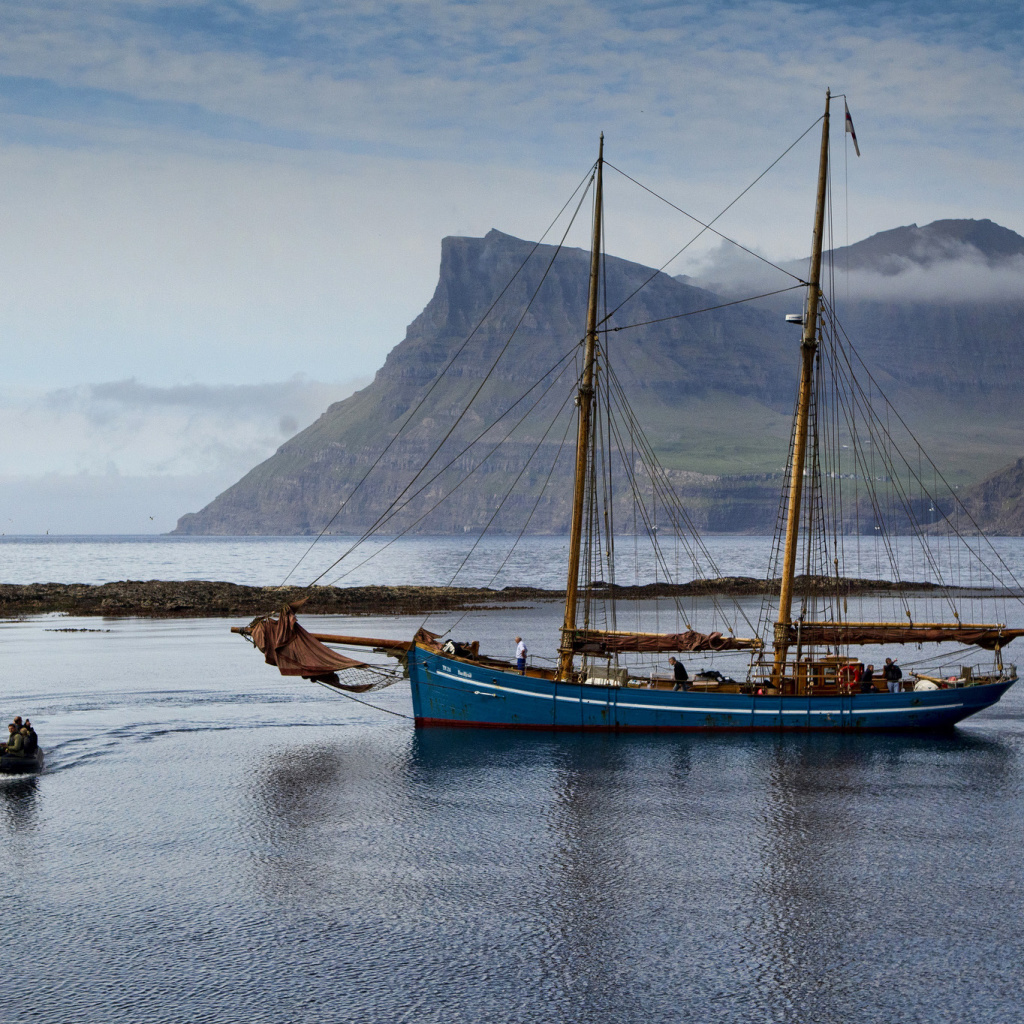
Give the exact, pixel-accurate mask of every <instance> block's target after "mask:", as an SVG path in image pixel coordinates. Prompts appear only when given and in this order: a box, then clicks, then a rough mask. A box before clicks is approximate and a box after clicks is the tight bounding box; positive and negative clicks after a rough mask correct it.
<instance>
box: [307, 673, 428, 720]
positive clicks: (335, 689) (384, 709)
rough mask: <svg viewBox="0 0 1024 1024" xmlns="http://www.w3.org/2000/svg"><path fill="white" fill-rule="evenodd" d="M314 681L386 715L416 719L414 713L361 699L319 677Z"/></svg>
mask: <svg viewBox="0 0 1024 1024" xmlns="http://www.w3.org/2000/svg"><path fill="white" fill-rule="evenodd" d="M313 682H314V683H316V684H317V686H322V687H323V688H324V689H325V690H330V691H331V693H333V694H334V695H335V696H336V697H348V699H349V700H354V701H355V702H356V703H357V704H362V705H363V707H367V708H372V709H373V710H374V711H383V712H384V714H385V715H394V716H395V718H408V719H409V721H415V719H414V718H413V716H412V715H405V714H403V713H402V712H401V711H392V710H391V709H390V708H382V707H380V706H379V705H377V704H371V703H370V702H369V701H368V700H360V699H359V698H358V697H355V696H353V695H352V694H351V693H348V692H347V691H346V690H339V689H338V688H337V687H334V686H330V685H329V684H328V683H322V682H320V680H318V679H314V680H313Z"/></svg>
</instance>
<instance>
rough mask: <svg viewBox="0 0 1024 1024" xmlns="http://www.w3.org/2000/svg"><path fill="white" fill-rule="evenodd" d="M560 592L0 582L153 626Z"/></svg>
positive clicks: (21, 600)
mask: <svg viewBox="0 0 1024 1024" xmlns="http://www.w3.org/2000/svg"><path fill="white" fill-rule="evenodd" d="M798 580H799V581H800V586H801V587H802V590H803V591H810V592H813V593H820V594H834V593H835V591H836V581H835V580H834V579H833V578H831V577H825V576H821V577H811V578H810V579H809V582H808V578H806V577H798ZM934 589H935V587H934V585H933V584H929V583H890V582H886V581H885V580H865V579H846V580H843V581H842V591H841V592H842V593H847V594H864V593H875V592H881V591H892V590H899V591H907V592H911V591H926V590H934ZM778 590H779V583H778V580H759V579H754V578H753V577H750V576H728V577H723V578H722V579H712V580H694V581H693V582H691V583H651V584H647V585H646V586H638V587H624V586H612V587H610V586H608V584H600V583H599V584H595V585H594V593H595V594H597V595H600V596H602V597H605V596H608V595H609V594H611V593H614V596H615V597H616V598H617V599H618V600H622V601H650V600H654V599H656V598H664V597H685V596H688V595H694V594H718V595H727V596H732V597H746V596H752V595H760V594H776V593H778ZM564 597H565V591H563V590H544V589H542V588H540V587H519V586H512V587H503V588H502V589H501V590H491V589H489V588H487V587H412V586H399V587H383V586H371V587H248V586H243V585H241V584H238V583H217V582H211V581H207V580H183V581H177V582H175V581H170V582H168V581H164V580H121V581H119V582H117V583H104V584H99V585H94V584H89V583H29V584H15V583H0V618H8V619H10V618H14V617H17V616H21V615H40V614H44V613H47V612H61V613H64V614H66V615H101V616H104V617H109V618H123V617H141V618H156V619H171V618H177V619H197V618H217V617H225V618H252V617H254V616H256V615H263V614H266V613H267V612H272V611H274V610H276V609H278V608H280V607H281V606H282V605H283V604H285V603H297V602H301V603H302V614H303V615H420V614H425V613H427V612H440V611H465V610H467V609H474V608H510V607H513V606H521V605H524V604H531V603H533V602H536V601H560V600H562V599H563V598H564Z"/></svg>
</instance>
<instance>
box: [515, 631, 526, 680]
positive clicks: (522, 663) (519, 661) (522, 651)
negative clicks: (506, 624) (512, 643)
mask: <svg viewBox="0 0 1024 1024" xmlns="http://www.w3.org/2000/svg"><path fill="white" fill-rule="evenodd" d="M526 653H527V652H526V644H524V643H523V638H522V637H521V636H517V637H516V668H517V669H518V670H519V674H520V675H522V676H525V675H526Z"/></svg>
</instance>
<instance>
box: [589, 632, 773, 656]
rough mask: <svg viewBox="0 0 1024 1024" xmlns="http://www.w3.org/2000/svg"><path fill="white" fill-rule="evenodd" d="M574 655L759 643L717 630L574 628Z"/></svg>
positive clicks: (743, 647)
mask: <svg viewBox="0 0 1024 1024" xmlns="http://www.w3.org/2000/svg"><path fill="white" fill-rule="evenodd" d="M571 642H572V650H573V653H575V654H623V653H625V652H627V651H645V652H651V653H653V652H672V651H750V650H756V649H757V648H759V647H760V646H761V641H760V640H758V639H745V638H744V637H737V636H723V635H722V634H721V633H698V632H696V631H695V630H692V629H690V630H687V631H686V632H685V633H626V632H620V631H608V630H591V629H577V630H574V631H573V632H572V640H571Z"/></svg>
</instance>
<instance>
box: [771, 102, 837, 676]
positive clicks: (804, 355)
mask: <svg viewBox="0 0 1024 1024" xmlns="http://www.w3.org/2000/svg"><path fill="white" fill-rule="evenodd" d="M830 99H831V90H829V89H826V90H825V117H824V119H823V121H822V126H821V157H820V160H819V163H818V201H817V206H816V207H815V211H814V238H813V244H812V246H811V272H810V274H809V276H808V288H807V307H806V309H805V310H804V330H803V337H802V339H801V342H800V393H799V397H798V399H797V412H796V424H795V427H794V439H793V464H792V467H791V470H790V479H789V508H788V511H787V514H786V547H785V553H784V555H783V560H782V587H781V590H780V592H779V617H778V619H777V620H776V622H775V665H774V668H773V670H772V681H773V683H774V685H775V686H780V684H781V682H782V677H783V675H784V674H785V668H786V655H787V654H788V653H789V636H790V629H789V627H790V626H791V625H792V615H793V580H794V575H795V572H796V549H797V534H798V531H799V527H800V499H801V498H802V496H803V485H804V465H805V463H806V461H807V435H808V431H809V423H810V408H811V388H812V387H813V384H814V357H815V355H816V354H817V351H818V304H819V301H820V299H821V247H822V238H823V236H824V227H825V189H826V184H827V181H828V108H829V101H830Z"/></svg>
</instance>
